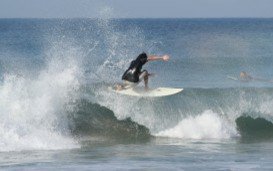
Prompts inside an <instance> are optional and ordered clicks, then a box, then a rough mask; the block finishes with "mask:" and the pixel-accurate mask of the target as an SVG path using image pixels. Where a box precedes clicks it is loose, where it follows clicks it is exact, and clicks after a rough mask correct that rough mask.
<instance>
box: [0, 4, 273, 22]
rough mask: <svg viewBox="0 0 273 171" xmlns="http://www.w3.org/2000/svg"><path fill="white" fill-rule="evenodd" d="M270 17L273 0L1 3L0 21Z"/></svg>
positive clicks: (272, 13) (272, 14)
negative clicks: (27, 19)
mask: <svg viewBox="0 0 273 171" xmlns="http://www.w3.org/2000/svg"><path fill="white" fill-rule="evenodd" d="M102 17H108V18H245V17H247V18H249V17H250V18H272V17H273V0H0V18H102Z"/></svg>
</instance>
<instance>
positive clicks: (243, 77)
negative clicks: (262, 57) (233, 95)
mask: <svg viewBox="0 0 273 171" xmlns="http://www.w3.org/2000/svg"><path fill="white" fill-rule="evenodd" d="M240 80H241V81H245V82H247V81H261V82H268V83H272V82H273V80H268V79H264V78H257V77H252V76H250V75H249V74H247V73H246V72H245V71H242V72H240Z"/></svg>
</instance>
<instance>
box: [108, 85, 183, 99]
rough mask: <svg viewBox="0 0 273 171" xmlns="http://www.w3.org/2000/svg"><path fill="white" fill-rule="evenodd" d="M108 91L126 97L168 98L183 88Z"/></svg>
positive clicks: (139, 88) (140, 88)
mask: <svg viewBox="0 0 273 171" xmlns="http://www.w3.org/2000/svg"><path fill="white" fill-rule="evenodd" d="M109 89H110V90H111V91H113V92H115V93H119V94H123V95H128V96H137V97H163V96H170V95H174V94H177V93H180V92H181V91H182V90H183V88H170V87H159V88H150V89H149V90H145V89H144V88H143V87H135V88H128V89H124V90H115V89H113V88H112V87H109Z"/></svg>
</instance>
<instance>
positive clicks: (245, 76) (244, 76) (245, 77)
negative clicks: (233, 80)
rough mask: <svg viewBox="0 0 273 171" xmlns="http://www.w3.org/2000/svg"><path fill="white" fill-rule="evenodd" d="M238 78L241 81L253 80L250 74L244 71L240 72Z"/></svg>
mask: <svg viewBox="0 0 273 171" xmlns="http://www.w3.org/2000/svg"><path fill="white" fill-rule="evenodd" d="M240 80H241V81H251V80H254V78H253V77H252V76H250V75H249V74H247V73H246V72H245V71H242V72H240Z"/></svg>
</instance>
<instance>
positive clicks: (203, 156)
mask: <svg viewBox="0 0 273 171" xmlns="http://www.w3.org/2000/svg"><path fill="white" fill-rule="evenodd" d="M272 28H273V20H272V19H107V18H106V19H105V18H104V19H1V20H0V38H1V39H0V74H1V76H0V97H1V99H0V161H1V162H0V167H1V169H4V170H9V169H10V170H18V169H19V170H21V169H25V170H31V169H33V170H40V169H41V170H49V169H51V170H52V169H53V170H59V169H63V170H75V169H83V170H88V169H92V170H98V169H99V170H109V169H110V170H112V169H114V170H120V169H121V170H123V169H148V170H150V169H152V170H153V169H162V170H165V169H171V170H196V169H202V170H257V169H258V170H266V169H271V168H273V165H272V164H271V162H270V161H271V160H272V155H271V153H270V149H271V148H272V147H273V143H272V142H273V141H272V140H273V139H272V138H273V133H272V131H273V115H272V113H273V108H272V102H273V84H272V83H271V82H270V80H272V78H273V70H272V64H273V58H272V54H273V46H272V43H271V42H272V41H273V31H272ZM142 52H146V53H148V54H158V55H162V54H169V55H170V56H171V59H170V61H169V62H167V63H163V62H149V63H147V64H146V65H145V66H144V68H145V69H147V70H148V71H151V72H152V73H156V76H155V77H152V78H151V80H150V82H149V84H150V87H162V86H164V87H180V88H184V90H183V91H182V92H181V93H179V94H176V95H173V96H168V97H160V98H141V97H130V96H124V95H120V94H116V93H114V92H110V91H109V90H108V86H111V85H113V84H115V83H118V82H121V75H122V74H123V72H124V71H125V70H126V69H127V67H128V66H129V64H130V62H131V60H133V59H134V58H135V57H136V56H137V55H138V54H139V53H142ZM241 71H245V72H247V73H248V74H250V75H251V76H253V77H256V78H262V79H261V80H250V81H240V80H232V79H229V78H228V76H230V75H231V76H234V77H239V74H240V72H241ZM263 80H269V81H263ZM140 86H143V85H140ZM250 154H251V155H250Z"/></svg>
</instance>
